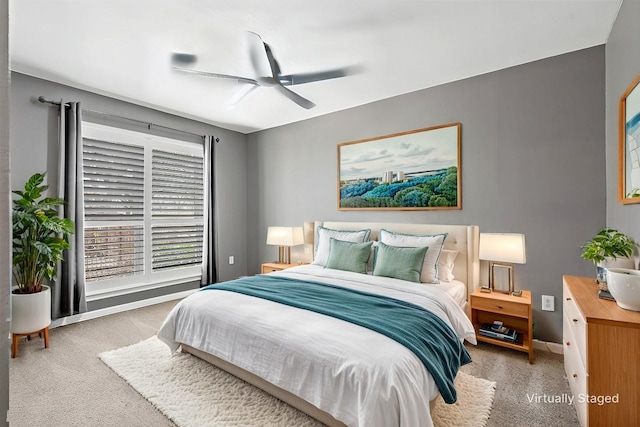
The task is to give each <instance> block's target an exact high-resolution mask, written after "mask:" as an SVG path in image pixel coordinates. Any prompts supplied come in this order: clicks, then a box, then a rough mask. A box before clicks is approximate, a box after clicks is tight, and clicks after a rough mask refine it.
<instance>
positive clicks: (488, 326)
mask: <svg viewBox="0 0 640 427" xmlns="http://www.w3.org/2000/svg"><path fill="white" fill-rule="evenodd" d="M478 332H479V333H480V335H484V336H486V337H491V338H496V339H499V340H502V341H508V342H516V340H517V339H518V333H517V332H516V331H515V330H513V329H510V328H507V327H505V326H503V325H502V322H498V321H496V322H493V323H483V324H482V326H480V328H478Z"/></svg>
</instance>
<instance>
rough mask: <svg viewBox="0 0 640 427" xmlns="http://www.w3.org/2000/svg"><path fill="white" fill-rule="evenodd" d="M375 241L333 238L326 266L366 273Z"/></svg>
mask: <svg viewBox="0 0 640 427" xmlns="http://www.w3.org/2000/svg"><path fill="white" fill-rule="evenodd" d="M371 245H373V242H364V243H353V242H345V241H343V240H338V239H334V238H333V237H332V238H331V240H330V242H329V258H328V259H327V263H326V265H325V266H324V267H325V268H334V269H336V270H345V271H353V272H355V273H366V272H367V262H368V261H369V256H370V255H371Z"/></svg>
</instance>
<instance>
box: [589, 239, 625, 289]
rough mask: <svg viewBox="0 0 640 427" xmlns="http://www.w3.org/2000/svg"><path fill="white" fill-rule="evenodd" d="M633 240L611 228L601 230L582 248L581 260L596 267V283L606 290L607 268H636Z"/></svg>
mask: <svg viewBox="0 0 640 427" xmlns="http://www.w3.org/2000/svg"><path fill="white" fill-rule="evenodd" d="M635 247H636V243H635V242H634V240H633V239H632V238H631V237H629V236H627V235H625V234H623V233H620V232H619V231H618V230H615V229H613V228H603V229H602V230H600V231H599V232H598V234H596V235H595V236H594V237H593V238H592V239H591V240H589V241H588V242H587V243H585V244H584V246H582V258H584V259H586V260H588V261H592V262H593V263H594V264H595V266H596V281H597V282H598V283H599V284H601V289H604V290H606V288H607V287H606V284H607V268H613V267H617V268H632V269H635V268H636V265H635V264H636V263H635V260H634V259H633V252H634V249H635Z"/></svg>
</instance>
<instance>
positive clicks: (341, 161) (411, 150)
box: [338, 123, 462, 210]
mask: <svg viewBox="0 0 640 427" xmlns="http://www.w3.org/2000/svg"><path fill="white" fill-rule="evenodd" d="M461 127H462V125H461V124H460V123H450V124H446V125H441V126H434V127H430V128H425V129H417V130H413V131H408V132H402V133H396V134H393V135H385V136H380V137H376V138H370V139H363V140H359V141H352V142H345V143H342V144H338V210H436V209H461V208H462V203H461V188H460V182H461V179H460V178H461V170H460V166H461V165H460V145H461V135H460V134H461Z"/></svg>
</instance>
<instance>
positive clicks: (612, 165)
mask: <svg viewBox="0 0 640 427" xmlns="http://www.w3.org/2000/svg"><path fill="white" fill-rule="evenodd" d="M639 17H640V2H638V1H628V0H627V1H624V2H623V3H622V7H621V8H620V12H618V18H617V19H616V22H615V25H614V26H613V28H612V30H611V35H610V36H609V41H608V42H607V46H606V55H605V57H606V76H607V79H606V87H607V101H606V117H607V119H606V141H607V163H606V168H607V224H608V225H609V226H610V227H613V228H617V229H618V230H620V231H622V232H623V233H626V234H628V235H629V236H631V237H633V238H634V239H635V240H636V241H638V242H640V204H634V205H621V204H619V203H618V106H619V101H620V96H621V95H622V94H623V93H624V91H625V90H626V89H627V87H628V86H629V85H630V84H631V82H632V81H633V80H634V79H635V78H636V76H638V74H640V54H639V53H640V48H639V46H640V31H638V18H639Z"/></svg>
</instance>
